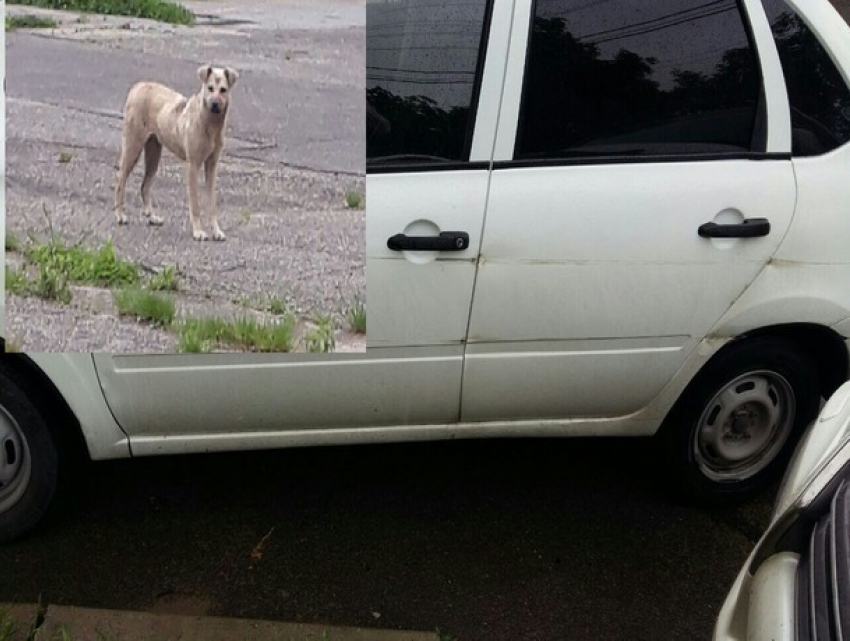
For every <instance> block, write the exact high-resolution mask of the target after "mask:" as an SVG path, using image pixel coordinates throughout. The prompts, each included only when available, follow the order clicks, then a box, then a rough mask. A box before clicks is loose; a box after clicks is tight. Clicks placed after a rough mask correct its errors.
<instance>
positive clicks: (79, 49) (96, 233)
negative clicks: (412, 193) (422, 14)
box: [6, 0, 365, 352]
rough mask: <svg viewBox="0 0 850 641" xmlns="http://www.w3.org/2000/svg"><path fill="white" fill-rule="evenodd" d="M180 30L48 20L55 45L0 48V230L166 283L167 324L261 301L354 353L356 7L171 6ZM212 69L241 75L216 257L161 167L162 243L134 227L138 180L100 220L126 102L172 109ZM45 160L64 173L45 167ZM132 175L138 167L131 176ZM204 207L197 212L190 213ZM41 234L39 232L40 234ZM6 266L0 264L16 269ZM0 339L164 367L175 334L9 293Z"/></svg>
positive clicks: (360, 259) (86, 296) (359, 171)
mask: <svg viewBox="0 0 850 641" xmlns="http://www.w3.org/2000/svg"><path fill="white" fill-rule="evenodd" d="M184 5H185V6H187V7H188V8H190V9H192V10H194V11H195V12H196V15H197V16H198V20H197V24H196V25H194V26H192V27H175V26H172V25H166V24H163V23H157V22H153V21H147V20H137V19H129V18H122V17H105V16H97V15H88V16H80V15H79V14H75V13H65V12H52V11H51V12H47V11H39V10H32V9H30V8H26V7H16V6H9V7H8V8H7V11H8V13H10V14H14V13H34V12H37V13H44V14H49V15H51V16H52V17H54V19H56V20H57V21H58V22H59V23H60V25H59V27H58V28H56V29H47V30H44V29H41V30H21V31H15V32H10V33H7V41H6V43H7V44H6V60H7V62H6V65H7V70H6V76H7V105H6V109H7V128H6V136H7V148H6V149H7V151H6V153H7V174H6V202H7V221H6V225H7V231H8V232H9V233H10V234H11V235H12V236H13V237H14V238H15V239H17V240H18V242H19V244H21V245H25V244H26V242H27V239H28V238H36V239H38V242H45V241H46V239H48V238H49V231H48V229H49V225H50V226H52V229H53V233H55V234H56V235H57V236H58V237H59V238H60V239H61V240H62V241H64V242H65V243H66V244H74V243H80V244H81V245H83V246H84V247H87V248H91V249H96V248H99V247H102V246H103V245H104V244H105V243H106V242H107V241H111V242H112V243H113V244H114V246H115V248H116V252H117V254H118V255H119V256H120V257H121V258H124V259H127V260H130V261H134V262H137V263H139V264H141V265H142V267H143V272H146V273H154V272H157V271H160V270H162V269H163V268H164V267H166V266H173V267H176V269H177V271H178V272H179V275H180V280H181V284H182V290H181V291H180V292H178V293H177V294H176V299H177V306H178V314H181V315H194V316H205V315H220V316H222V315H223V316H229V317H236V316H240V315H244V314H256V315H259V316H261V317H263V316H269V313H268V312H262V311H259V309H260V308H262V307H263V305H264V303H266V302H267V301H268V300H269V299H270V298H272V297H274V298H277V299H279V300H281V301H283V302H284V303H285V304H286V307H287V308H288V309H289V310H291V311H292V312H294V313H295V314H296V315H297V316H298V318H299V320H300V323H299V331H302V332H303V330H304V329H305V328H306V327H307V326H308V323H309V321H310V320H311V319H313V318H315V316H316V315H317V314H333V315H334V317H335V320H336V322H335V326H336V327H337V330H338V331H337V336H336V340H337V346H338V351H351V350H358V351H359V350H361V349H365V340H364V339H363V337H362V336H360V335H354V334H351V333H350V332H349V331H348V325H347V322H346V320H345V311H346V309H347V308H349V307H350V306H352V305H354V304H356V303H357V301H365V238H364V235H365V210H364V209H363V208H357V209H350V208H348V207H347V206H346V202H345V201H346V194H348V193H349V192H356V193H358V194H365V165H364V158H365V148H364V145H365V136H364V133H363V132H364V122H365V114H364V101H363V90H364V75H363V69H364V56H365V37H364V36H365V11H364V10H363V3H362V2H360V0H323V1H322V2H309V1H307V0H273V1H272V0H247V1H242V0H240V1H239V2H235V1H232V2H226V1H225V2H220V1H216V2H211V1H207V0H204V1H195V2H192V1H190V2H186V3H184ZM206 62H212V63H214V64H218V65H222V66H223V65H230V66H232V67H234V68H236V69H238V70H239V72H240V78H239V82H238V84H237V85H236V87H235V89H234V92H233V94H232V99H231V100H232V103H231V104H232V106H231V111H230V114H229V116H228V131H227V136H226V142H225V153H224V156H223V158H222V162H221V165H220V172H219V180H218V192H219V210H220V216H219V219H220V222H221V225H222V228H223V229H224V231H225V233H226V234H227V240H226V241H225V242H223V243H213V242H206V243H199V242H196V241H193V240H192V238H191V232H190V229H191V228H190V226H189V222H188V209H187V203H186V192H185V182H184V170H183V166H182V163H181V162H180V161H178V160H177V159H176V158H175V157H174V156H172V155H170V154H168V153H167V152H165V153H164V154H163V159H162V163H161V165H160V171H159V174H158V176H157V181H156V184H155V186H154V198H155V202H156V204H157V208H158V210H159V213H160V215H162V216H163V217H164V218H165V224H164V225H163V226H162V227H151V226H149V225H147V224H146V222H145V220H144V219H143V217H142V215H141V198H140V195H139V187H140V184H141V173H142V168H141V166H137V167H136V171H135V172H134V174H133V176H131V178H130V181H129V182H128V188H127V196H128V198H127V210H126V211H127V214H128V215H129V216H130V224H129V225H128V226H126V227H120V228H119V227H117V226H116V225H115V223H114V217H113V213H112V200H113V190H114V184H115V170H116V163H117V159H118V153H119V147H120V137H121V109H122V107H123V103H124V99H125V97H126V93H127V91H128V89H129V87H130V86H131V85H132V84H133V83H134V82H136V81H138V80H141V79H151V80H157V81H159V82H162V83H164V84H168V85H170V86H172V87H174V88H176V89H177V90H179V91H181V92H183V93H184V94H190V93H193V92H195V91H197V89H198V80H197V76H196V69H197V68H198V66H199V65H200V64H203V63H206ZM60 158H61V160H62V161H60ZM140 165H141V163H140ZM201 202H202V207H203V203H204V201H203V199H202V201H201ZM48 219H49V225H48ZM22 260H23V257H22V254H21V253H20V252H14V251H12V252H8V253H7V259H6V262H7V265H11V266H13V267H16V266H20V265H21V263H22ZM6 314H7V316H6V321H7V337H8V339H9V340H10V341H11V342H12V343H13V344H14V345H15V346H16V347H17V348H19V349H25V350H28V351H112V352H128V351H129V352H133V351H139V352H157V351H174V350H175V349H176V339H175V335H174V333H173V332H169V331H166V330H161V329H155V328H153V327H150V326H147V325H145V324H143V323H138V322H136V321H134V320H132V319H125V318H118V317H117V316H116V313H115V310H114V306H113V304H112V300H111V294H110V293H109V292H108V291H106V290H98V289H96V288H90V287H84V288H75V289H74V298H73V300H72V302H71V303H70V304H68V305H64V304H61V303H57V302H52V301H51V302H48V301H43V300H41V299H36V298H22V297H19V296H15V295H10V296H8V298H7V309H6Z"/></svg>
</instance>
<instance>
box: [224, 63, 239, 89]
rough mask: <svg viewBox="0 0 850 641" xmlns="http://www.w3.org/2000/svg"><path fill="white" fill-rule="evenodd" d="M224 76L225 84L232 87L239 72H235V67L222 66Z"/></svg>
mask: <svg viewBox="0 0 850 641" xmlns="http://www.w3.org/2000/svg"><path fill="white" fill-rule="evenodd" d="M224 77H225V78H227V86H228V87H232V86H233V85H235V84H236V81H237V80H238V79H239V74H238V73H236V69H233V68H231V67H225V68H224Z"/></svg>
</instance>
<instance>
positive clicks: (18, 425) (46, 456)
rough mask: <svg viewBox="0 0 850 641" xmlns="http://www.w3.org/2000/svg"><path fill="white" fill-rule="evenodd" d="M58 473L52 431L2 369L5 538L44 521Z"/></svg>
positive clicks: (0, 482)
mask: <svg viewBox="0 0 850 641" xmlns="http://www.w3.org/2000/svg"><path fill="white" fill-rule="evenodd" d="M58 475H59V465H58V457H57V448H56V444H55V441H54V439H53V436H52V435H51V433H50V430H49V429H48V428H47V425H46V424H45V422H44V420H43V419H42V417H41V415H40V414H39V412H38V411H37V410H36V409H35V406H34V405H33V404H32V402H31V401H30V399H29V397H28V396H27V395H26V394H25V393H24V391H23V390H22V389H21V388H20V387H18V386H17V385H16V384H15V382H14V381H13V380H12V378H11V377H10V375H9V374H8V373H7V372H6V371H5V370H3V369H0V543H2V542H5V541H10V540H12V539H14V538H16V537H18V536H21V535H22V534H24V533H25V532H27V531H28V530H30V529H31V528H32V527H33V526H34V525H35V524H36V523H38V521H39V520H41V518H42V517H43V516H44V515H45V514H46V512H47V510H48V508H49V506H50V503H51V501H52V499H53V495H54V494H55V492H56V486H57V479H58Z"/></svg>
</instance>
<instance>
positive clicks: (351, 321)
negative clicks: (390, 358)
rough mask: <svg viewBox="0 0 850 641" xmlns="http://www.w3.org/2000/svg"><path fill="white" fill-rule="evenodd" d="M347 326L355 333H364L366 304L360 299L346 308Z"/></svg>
mask: <svg viewBox="0 0 850 641" xmlns="http://www.w3.org/2000/svg"><path fill="white" fill-rule="evenodd" d="M346 315H347V316H348V326H349V327H350V328H351V331H352V332H354V333H355V334H365V333H366V306H365V305H364V304H363V302H362V301H357V302H356V303H355V304H354V306H353V307H352V308H351V309H349V310H348V314H346Z"/></svg>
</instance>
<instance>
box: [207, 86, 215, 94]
mask: <svg viewBox="0 0 850 641" xmlns="http://www.w3.org/2000/svg"><path fill="white" fill-rule="evenodd" d="M207 89H209V90H210V93H215V87H213V86H212V85H210V86H209V87H207Z"/></svg>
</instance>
